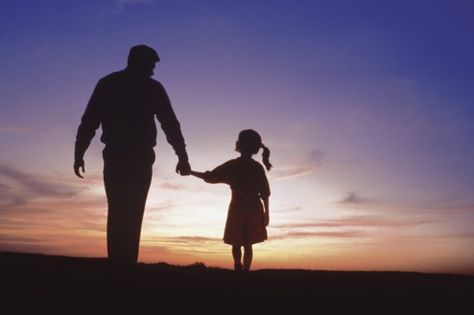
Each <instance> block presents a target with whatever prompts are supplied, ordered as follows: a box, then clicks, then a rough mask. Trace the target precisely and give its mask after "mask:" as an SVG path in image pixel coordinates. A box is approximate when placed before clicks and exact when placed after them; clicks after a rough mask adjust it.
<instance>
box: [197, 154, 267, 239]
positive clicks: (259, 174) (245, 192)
mask: <svg viewBox="0 0 474 315" xmlns="http://www.w3.org/2000/svg"><path fill="white" fill-rule="evenodd" d="M204 180H205V181H206V182H207V183H225V184H228V185H230V189H231V190H232V199H231V201H230V205H229V210H228V213H227V220H226V224H225V231H224V243H226V244H230V245H234V246H243V245H250V244H255V243H260V242H263V241H264V240H266V239H267V229H266V227H265V224H264V209H263V204H262V201H261V199H263V198H268V197H269V196H270V186H269V184H268V179H267V176H266V175H265V170H264V168H263V166H262V165H261V164H260V163H258V162H256V161H255V160H253V159H244V158H241V157H240V158H236V159H233V160H229V161H227V162H225V163H224V164H222V165H220V166H218V167H216V168H215V169H214V170H212V171H207V172H205V173H204Z"/></svg>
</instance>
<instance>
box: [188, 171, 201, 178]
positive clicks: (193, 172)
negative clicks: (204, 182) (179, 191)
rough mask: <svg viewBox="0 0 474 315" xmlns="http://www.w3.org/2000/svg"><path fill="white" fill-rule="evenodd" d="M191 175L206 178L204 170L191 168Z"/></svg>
mask: <svg viewBox="0 0 474 315" xmlns="http://www.w3.org/2000/svg"><path fill="white" fill-rule="evenodd" d="M191 175H193V176H195V177H198V178H201V179H204V173H203V172H196V171H193V170H191Z"/></svg>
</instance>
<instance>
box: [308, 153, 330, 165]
mask: <svg viewBox="0 0 474 315" xmlns="http://www.w3.org/2000/svg"><path fill="white" fill-rule="evenodd" d="M325 155H326V154H325V152H324V151H322V150H314V151H313V152H311V154H310V157H311V160H312V161H313V162H314V163H315V164H316V165H317V166H321V165H322V162H323V157H324V156H325Z"/></svg>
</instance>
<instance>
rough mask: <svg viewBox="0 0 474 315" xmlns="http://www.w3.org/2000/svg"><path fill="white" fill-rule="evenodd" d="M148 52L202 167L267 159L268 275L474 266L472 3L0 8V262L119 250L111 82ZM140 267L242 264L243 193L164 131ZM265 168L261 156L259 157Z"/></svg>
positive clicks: (262, 247) (149, 1) (109, 1)
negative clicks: (100, 93)
mask: <svg viewBox="0 0 474 315" xmlns="http://www.w3.org/2000/svg"><path fill="white" fill-rule="evenodd" d="M136 44H147V45H149V46H152V47H154V48H155V49H156V50H157V51H158V53H159V55H160V57H161V61H160V62H159V63H158V64H157V68H156V70H155V76H154V78H155V79H157V80H159V81H160V82H161V83H162V84H163V85H164V87H165V88H166V90H167V92H168V94H169V96H170V99H171V102H172V104H173V107H174V110H175V112H176V114H177V116H178V119H179V120H180V122H181V127H182V131H183V134H184V136H185V138H186V144H187V149H188V154H189V156H190V162H191V165H192V167H193V169H195V170H198V171H203V170H208V169H212V168H213V167H215V166H217V165H219V164H221V163H222V162H224V161H226V160H228V159H231V158H234V157H236V156H237V153H236V152H235V151H234V144H235V140H236V138H237V134H238V132H239V131H240V130H242V129H247V128H252V129H255V130H257V131H258V132H259V133H260V134H261V135H262V138H263V141H264V143H265V144H266V145H267V146H268V147H269V148H270V150H271V162H272V164H273V165H274V169H272V170H271V171H269V172H268V174H267V175H268V177H269V180H270V185H271V189H272V196H271V198H270V209H271V216H270V226H269V228H268V233H269V240H268V241H266V242H264V243H261V244H257V245H256V246H255V247H254V263H253V268H254V269H260V268H307V269H327V270H402V271H405V270H411V271H422V272H453V273H469V274H474V88H473V86H474V57H473V56H474V2H472V1H469V0H454V1H436V0H433V1H428V0H427V1H417V0H411V1H404V0H402V1H375V0H374V1H366V0H361V1H349V0H347V1H342V0H335V1H317V0H312V1H305V0H298V1H290V0H287V1H278V0H272V1H270V0H267V1H264V0H262V1H254V0H252V1H247V0H240V1H227V0H222V1H218V0H214V1H192V0H175V1H171V0H155V1H154V0H115V1H114V0H103V1H92V0H90V1H60V0H57V1H34V0H29V1H28V0H26V1H23V0H22V1H14V0H0V251H22V252H38V253H45V254H59V255H72V256H94V257H105V256H106V241H105V236H106V235H105V223H106V206H107V205H106V200H105V192H104V187H103V182H102V166H103V164H102V157H101V150H102V149H103V144H102V143H101V142H100V141H99V136H100V133H101V132H100V131H99V132H98V134H97V135H96V137H95V138H94V140H93V143H92V145H91V147H90V148H89V150H88V151H87V153H86V155H85V163H86V173H85V179H84V180H81V179H79V178H77V177H75V176H74V174H73V169H72V165H73V150H74V140H75V134H76V131H77V127H78V125H79V121H80V118H81V115H82V113H83V111H84V109H85V105H86V103H87V101H88V99H89V97H90V95H91V92H92V89H93V88H94V86H95V84H96V83H97V80H98V79H99V78H101V77H103V76H105V75H107V74H109V73H110V72H113V71H117V70H121V69H123V68H124V67H125V64H126V58H127V55H128V50H129V49H130V47H131V46H133V45H136ZM159 131H160V132H159V135H158V145H157V147H156V148H155V152H156V153H157V161H156V162H155V165H154V178H153V183H152V186H151V189H150V193H149V199H148V202H147V209H146V211H145V218H144V225H143V230H142V242H141V249H140V257H139V260H140V261H142V262H159V261H164V262H167V263H172V264H191V263H194V262H198V261H200V262H204V263H205V264H206V265H209V266H219V267H225V268H231V267H232V265H233V262H232V257H231V254H230V250H231V248H230V246H228V245H225V244H224V243H223V241H222V235H223V230H224V223H225V218H226V212H227V205H228V203H229V200H230V189H229V187H228V186H225V185H210V184H206V183H204V182H202V181H200V180H199V179H197V178H194V177H179V176H178V175H176V174H175V173H174V167H175V164H176V162H177V158H176V156H175V155H174V152H173V150H172V148H171V147H170V146H169V145H168V143H167V142H166V140H165V138H164V135H163V132H162V131H161V129H159ZM255 159H256V160H258V161H261V156H260V155H257V156H255Z"/></svg>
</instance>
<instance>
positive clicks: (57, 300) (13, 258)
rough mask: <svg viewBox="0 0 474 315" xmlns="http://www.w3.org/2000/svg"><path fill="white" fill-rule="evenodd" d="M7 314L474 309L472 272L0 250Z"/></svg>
mask: <svg viewBox="0 0 474 315" xmlns="http://www.w3.org/2000/svg"><path fill="white" fill-rule="evenodd" d="M0 313H2V314H25V313H26V314H30V313H34V314H242V315H244V314H474V276H459V275H447V274H422V273H410V272H336V271H310V270H275V269H273V270H271V269H268V270H257V271H252V272H250V273H247V274H235V273H234V272H233V271H230V270H226V269H218V268H208V267H205V266H204V265H202V264H195V265H190V266H173V265H168V264H164V263H159V264H139V265H138V266H137V268H136V269H135V270H133V271H130V272H124V271H117V270H113V269H111V266H110V265H109V264H108V263H107V261H106V260H105V259H100V258H74V257H62V256H45V255H37V254H19V253H0Z"/></svg>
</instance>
